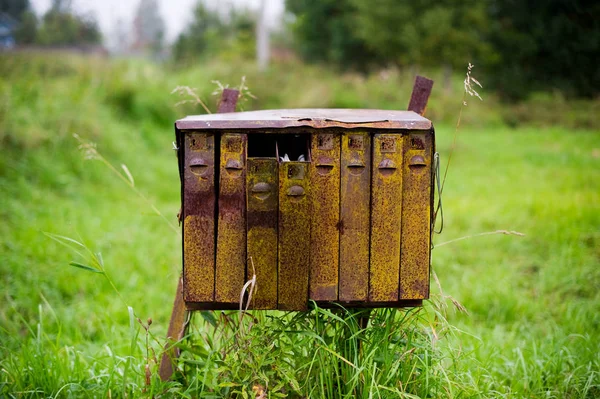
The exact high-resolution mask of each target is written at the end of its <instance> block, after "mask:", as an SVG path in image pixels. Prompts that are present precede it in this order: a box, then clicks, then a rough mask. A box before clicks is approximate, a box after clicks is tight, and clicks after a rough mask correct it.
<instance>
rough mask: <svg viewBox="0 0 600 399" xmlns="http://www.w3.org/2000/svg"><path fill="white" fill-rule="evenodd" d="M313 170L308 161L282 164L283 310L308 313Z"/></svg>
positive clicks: (280, 273)
mask: <svg viewBox="0 0 600 399" xmlns="http://www.w3.org/2000/svg"><path fill="white" fill-rule="evenodd" d="M310 189H311V187H310V169H309V164H308V162H283V163H281V164H280V165H279V232H278V233H279V267H278V276H279V278H278V289H277V292H278V302H279V306H278V308H279V309H282V310H306V309H307V306H308V273H309V268H310V263H309V262H310V219H311V209H310V208H311V201H310V193H311V190H310Z"/></svg>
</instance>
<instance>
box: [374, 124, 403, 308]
mask: <svg viewBox="0 0 600 399" xmlns="http://www.w3.org/2000/svg"><path fill="white" fill-rule="evenodd" d="M402 143H403V140H402V136H401V135H397V134H394V135H391V134H376V135H374V136H373V163H372V165H373V169H372V170H373V173H372V185H371V258H370V273H369V276H370V278H369V301H370V302H391V301H397V300H398V285H399V278H400V228H401V223H402V220H401V219H402V150H403V148H402Z"/></svg>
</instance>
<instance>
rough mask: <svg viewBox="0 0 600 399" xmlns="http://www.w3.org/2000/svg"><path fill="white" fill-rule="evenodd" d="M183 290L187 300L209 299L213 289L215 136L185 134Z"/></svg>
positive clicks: (202, 300)
mask: <svg viewBox="0 0 600 399" xmlns="http://www.w3.org/2000/svg"><path fill="white" fill-rule="evenodd" d="M184 145H185V148H186V151H185V160H184V162H185V168H184V181H183V186H184V188H183V192H184V193H183V195H184V199H183V207H184V209H183V215H184V222H183V292H184V299H185V301H186V302H212V301H213V299H214V288H215V219H214V218H215V185H214V180H215V168H214V160H215V158H214V156H215V154H214V151H215V136H214V135H213V134H207V133H189V134H186V135H185V144H184Z"/></svg>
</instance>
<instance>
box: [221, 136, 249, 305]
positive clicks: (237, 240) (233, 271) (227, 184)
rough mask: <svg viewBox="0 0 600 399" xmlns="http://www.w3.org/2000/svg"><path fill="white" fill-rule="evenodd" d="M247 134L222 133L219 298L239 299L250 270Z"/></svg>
mask: <svg viewBox="0 0 600 399" xmlns="http://www.w3.org/2000/svg"><path fill="white" fill-rule="evenodd" d="M247 143H248V137H247V135H245V134H235V133H226V134H223V135H221V156H220V158H221V159H220V160H221V162H220V172H219V202H218V215H219V216H218V223H217V226H218V227H217V260H216V270H215V275H216V276H215V301H216V302H223V303H239V301H240V292H241V290H242V287H243V286H244V283H245V277H246V276H245V274H246V153H247Z"/></svg>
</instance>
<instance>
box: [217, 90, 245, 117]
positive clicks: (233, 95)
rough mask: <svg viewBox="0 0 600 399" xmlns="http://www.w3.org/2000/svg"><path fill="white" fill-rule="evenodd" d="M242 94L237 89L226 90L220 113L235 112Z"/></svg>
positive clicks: (220, 105)
mask: <svg viewBox="0 0 600 399" xmlns="http://www.w3.org/2000/svg"><path fill="white" fill-rule="evenodd" d="M239 95H240V92H239V91H237V90H235V89H224V90H223V93H221V100H220V101H219V108H218V111H217V112H218V113H220V114H222V113H227V112H235V107H236V105H237V100H238V97H239Z"/></svg>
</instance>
